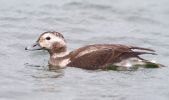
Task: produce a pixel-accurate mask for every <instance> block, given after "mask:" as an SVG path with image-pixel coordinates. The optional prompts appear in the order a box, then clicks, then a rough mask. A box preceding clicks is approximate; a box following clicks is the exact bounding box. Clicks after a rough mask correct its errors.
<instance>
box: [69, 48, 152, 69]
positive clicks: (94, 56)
mask: <svg viewBox="0 0 169 100" xmlns="http://www.w3.org/2000/svg"><path fill="white" fill-rule="evenodd" d="M141 54H154V53H148V52H136V51H132V50H130V49H123V50H122V48H119V49H117V48H115V49H111V48H109V49H101V50H97V51H93V52H90V53H87V54H84V55H82V56H79V57H77V58H74V59H71V62H70V63H69V64H68V65H67V66H69V67H78V68H84V69H90V70H92V69H93V70H94V69H106V68H105V66H104V65H106V64H113V63H117V62H120V61H122V60H123V59H127V58H131V57H138V58H139V56H138V55H141Z"/></svg>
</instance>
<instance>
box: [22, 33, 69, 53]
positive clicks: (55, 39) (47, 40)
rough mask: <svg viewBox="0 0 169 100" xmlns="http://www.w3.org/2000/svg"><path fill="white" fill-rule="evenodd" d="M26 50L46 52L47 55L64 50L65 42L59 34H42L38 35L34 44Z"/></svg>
mask: <svg viewBox="0 0 169 100" xmlns="http://www.w3.org/2000/svg"><path fill="white" fill-rule="evenodd" d="M25 49H26V50H41V49H45V50H48V51H49V53H55V52H56V53H57V52H62V51H65V50H66V41H65V39H64V37H63V35H62V34H61V33H59V32H44V33H42V34H41V35H40V37H39V38H38V40H37V41H36V43H35V44H33V45H32V46H31V47H27V48H25Z"/></svg>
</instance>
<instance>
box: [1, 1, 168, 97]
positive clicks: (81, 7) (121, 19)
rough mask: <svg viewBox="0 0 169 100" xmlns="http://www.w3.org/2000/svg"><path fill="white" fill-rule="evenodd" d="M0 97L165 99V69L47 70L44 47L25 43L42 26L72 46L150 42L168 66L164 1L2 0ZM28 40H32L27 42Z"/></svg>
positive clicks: (155, 57)
mask: <svg viewBox="0 0 169 100" xmlns="http://www.w3.org/2000/svg"><path fill="white" fill-rule="evenodd" d="M0 4H1V6H0V31H1V33H0V37H1V38H0V40H1V42H0V46H1V48H0V56H1V57H0V63H1V66H0V70H1V72H0V79H1V80H0V88H1V90H0V99H2V100H30V99H31V100H39V99H41V100H56V99H57V98H58V99H59V100H67V99H69V100H70V99H72V100H103V99H106V100H112V99H117V100H135V99H137V100H151V99H153V100H168V98H169V96H168V93H169V85H168V83H169V79H168V78H167V77H168V76H169V68H168V67H164V68H159V69H140V70H137V71H101V70H96V71H88V70H83V69H78V68H65V69H61V70H49V69H48V65H47V64H48V58H49V55H48V53H47V52H43V51H35V52H26V51H25V50H24V48H25V46H27V45H29V44H32V43H34V42H35V41H36V39H37V37H38V36H39V35H40V34H41V33H42V32H44V31H58V32H61V33H63V35H64V36H65V38H66V39H67V42H68V48H69V49H70V50H73V49H75V48H78V47H80V46H83V45H87V44H94V43H122V44H127V45H138V46H142V47H150V48H153V49H155V50H156V51H157V53H158V56H150V55H146V56H145V58H146V59H150V60H156V61H157V62H159V63H161V64H164V65H166V66H168V65H169V62H168V60H169V59H168V58H169V54H168V49H169V43H168V39H169V33H168V32H169V29H168V26H169V21H168V18H169V6H168V5H169V1H168V0H160V1H159V0H149V1H147V0H125V1H124V0H106V1H105V0H99V1H98V0H92V1H91V0H85V1H83V0H67V1H63V0H55V1H54V0H34V1H33V0H27V1H24V0H1V1H0ZM31 42H32V43H31Z"/></svg>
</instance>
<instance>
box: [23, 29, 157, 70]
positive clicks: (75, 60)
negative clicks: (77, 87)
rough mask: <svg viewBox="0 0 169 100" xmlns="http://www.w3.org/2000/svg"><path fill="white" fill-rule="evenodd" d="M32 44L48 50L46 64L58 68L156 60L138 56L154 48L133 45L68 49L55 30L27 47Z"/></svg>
mask: <svg viewBox="0 0 169 100" xmlns="http://www.w3.org/2000/svg"><path fill="white" fill-rule="evenodd" d="M37 46H38V47H39V48H37ZM32 48H35V49H36V50H40V49H45V50H47V51H48V52H49V53H50V59H49V65H50V66H53V67H57V68H62V67H65V66H69V67H78V68H84V69H91V70H94V69H108V66H110V65H111V66H112V65H113V66H121V67H130V66H133V65H137V64H141V65H143V64H155V63H152V62H150V61H148V60H145V59H143V58H141V57H140V55H142V54H152V55H155V53H154V52H155V51H154V50H152V49H149V48H142V47H136V46H126V45H121V44H94V45H87V46H84V47H81V48H78V49H75V50H74V51H72V52H68V51H67V45H66V41H65V39H64V37H63V35H62V34H60V33H58V32H45V33H43V34H42V35H40V37H39V39H38V40H37V42H36V44H34V45H32V47H31V48H29V47H27V48H26V49H27V50H34V49H32ZM155 65H157V66H158V67H159V66H160V64H155Z"/></svg>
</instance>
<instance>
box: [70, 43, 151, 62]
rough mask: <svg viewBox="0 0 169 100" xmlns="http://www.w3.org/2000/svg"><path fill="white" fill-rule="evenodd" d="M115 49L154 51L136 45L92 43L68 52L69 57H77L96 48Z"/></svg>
mask: <svg viewBox="0 0 169 100" xmlns="http://www.w3.org/2000/svg"><path fill="white" fill-rule="evenodd" d="M107 49H112V50H117V51H120V52H126V51H127V52H129V51H130V52H132V50H145V51H151V52H154V50H152V49H150V48H143V47H136V46H126V45H122V44H94V45H87V46H84V47H81V48H78V49H76V50H74V51H72V52H71V53H70V55H71V59H75V58H78V57H80V56H83V55H85V54H87V53H91V52H95V51H97V50H99V51H100V50H103V51H104V50H107Z"/></svg>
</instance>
